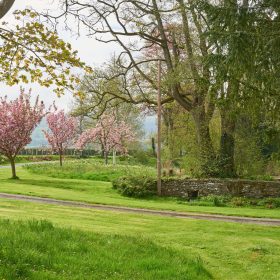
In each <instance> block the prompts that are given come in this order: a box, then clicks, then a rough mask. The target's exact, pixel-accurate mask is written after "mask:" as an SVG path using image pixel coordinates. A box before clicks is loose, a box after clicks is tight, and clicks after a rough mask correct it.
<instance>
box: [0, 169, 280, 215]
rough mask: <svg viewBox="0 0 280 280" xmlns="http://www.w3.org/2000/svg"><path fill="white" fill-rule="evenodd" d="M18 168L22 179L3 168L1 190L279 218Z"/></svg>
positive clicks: (278, 212) (273, 211) (276, 211)
mask: <svg viewBox="0 0 280 280" xmlns="http://www.w3.org/2000/svg"><path fill="white" fill-rule="evenodd" d="M17 170H18V175H19V177H20V178H21V180H10V179H7V178H9V177H10V170H9V169H8V168H6V169H0V192H6V193H16V194H26V195H33V196H43V197H51V198H57V199H64V200H77V201H86V202H90V203H99V204H112V205H122V206H130V207H140V208H150V209H162V210H174V211H189V212H201V213H215V214H225V215H239V216H249V217H270V218H280V209H279V208H278V209H260V208H256V209H253V208H233V207H210V206H195V205H193V206H192V205H187V204H184V203H182V202H181V201H178V200H177V199H175V198H158V197H154V198H150V199H134V198H129V197H124V196H121V195H120V194H118V193H117V192H116V191H115V190H113V189H112V187H111V183H109V182H99V181H92V180H77V179H59V178H51V177H47V176H46V175H38V174H31V173H29V172H28V171H27V170H25V169H23V168H22V167H18V168H17Z"/></svg>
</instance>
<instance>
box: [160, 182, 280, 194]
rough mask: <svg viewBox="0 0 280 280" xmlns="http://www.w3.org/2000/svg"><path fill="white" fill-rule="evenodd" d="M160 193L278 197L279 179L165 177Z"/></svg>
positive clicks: (279, 190) (279, 189)
mask: <svg viewBox="0 0 280 280" xmlns="http://www.w3.org/2000/svg"><path fill="white" fill-rule="evenodd" d="M162 195H165V196H177V197H182V198H192V197H193V198H194V197H199V196H207V195H232V196H243V197H248V198H264V197H280V182H279V181H253V180H231V179H228V180H226V179H225V180H220V179H166V180H163V182H162Z"/></svg>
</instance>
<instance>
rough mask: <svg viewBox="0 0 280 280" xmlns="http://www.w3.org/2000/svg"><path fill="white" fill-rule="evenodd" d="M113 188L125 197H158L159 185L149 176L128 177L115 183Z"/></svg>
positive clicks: (121, 178)
mask: <svg viewBox="0 0 280 280" xmlns="http://www.w3.org/2000/svg"><path fill="white" fill-rule="evenodd" d="M113 188H114V189H116V190H118V192H119V193H120V194H122V195H124V196H129V197H138V198H140V197H142V198H143V197H149V196H152V195H156V193H157V184H156V180H155V178H152V177H148V176H139V175H138V176H135V175H131V176H127V177H120V178H118V179H116V180H114V181H113Z"/></svg>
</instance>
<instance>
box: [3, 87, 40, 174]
mask: <svg viewBox="0 0 280 280" xmlns="http://www.w3.org/2000/svg"><path fill="white" fill-rule="evenodd" d="M30 98H31V92H29V93H28V94H25V93H24V90H23V89H21V92H20V96H19V97H18V98H17V99H15V100H12V101H8V99H7V97H1V98H0V153H2V154H3V155H5V156H6V157H7V158H8V159H9V161H10V163H11V167H12V178H13V179H18V177H17V175H16V168H15V158H16V156H17V154H18V153H19V152H20V150H22V149H23V148H24V147H25V146H26V145H27V144H29V143H30V142H31V134H32V131H33V130H34V128H35V127H36V126H37V125H38V124H39V122H40V121H41V119H42V118H43V116H44V115H45V105H44V103H43V102H40V101H39V97H37V98H36V100H35V103H34V105H31V102H30Z"/></svg>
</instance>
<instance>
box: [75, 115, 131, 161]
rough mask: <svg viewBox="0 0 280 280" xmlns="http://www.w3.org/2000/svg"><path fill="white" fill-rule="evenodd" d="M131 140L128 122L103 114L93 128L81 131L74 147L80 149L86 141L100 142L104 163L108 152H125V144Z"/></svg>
mask: <svg viewBox="0 0 280 280" xmlns="http://www.w3.org/2000/svg"><path fill="white" fill-rule="evenodd" d="M133 140H134V134H133V132H132V130H131V127H130V126H129V125H128V124H126V123H125V122H123V121H121V122H119V121H117V120H116V118H115V116H107V115H103V116H102V117H101V118H100V119H99V121H98V123H97V124H96V126H95V127H94V128H91V129H88V130H86V131H85V132H84V133H82V135H81V136H80V137H79V139H78V141H77V144H76V147H77V149H80V150H81V149H83V148H84V146H85V145H86V144H88V143H98V144H100V145H101V147H102V149H103V151H104V159H105V163H106V164H108V156H109V153H110V152H114V151H116V152H121V153H125V152H126V151H127V149H126V144H127V143H128V142H131V141H133Z"/></svg>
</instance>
